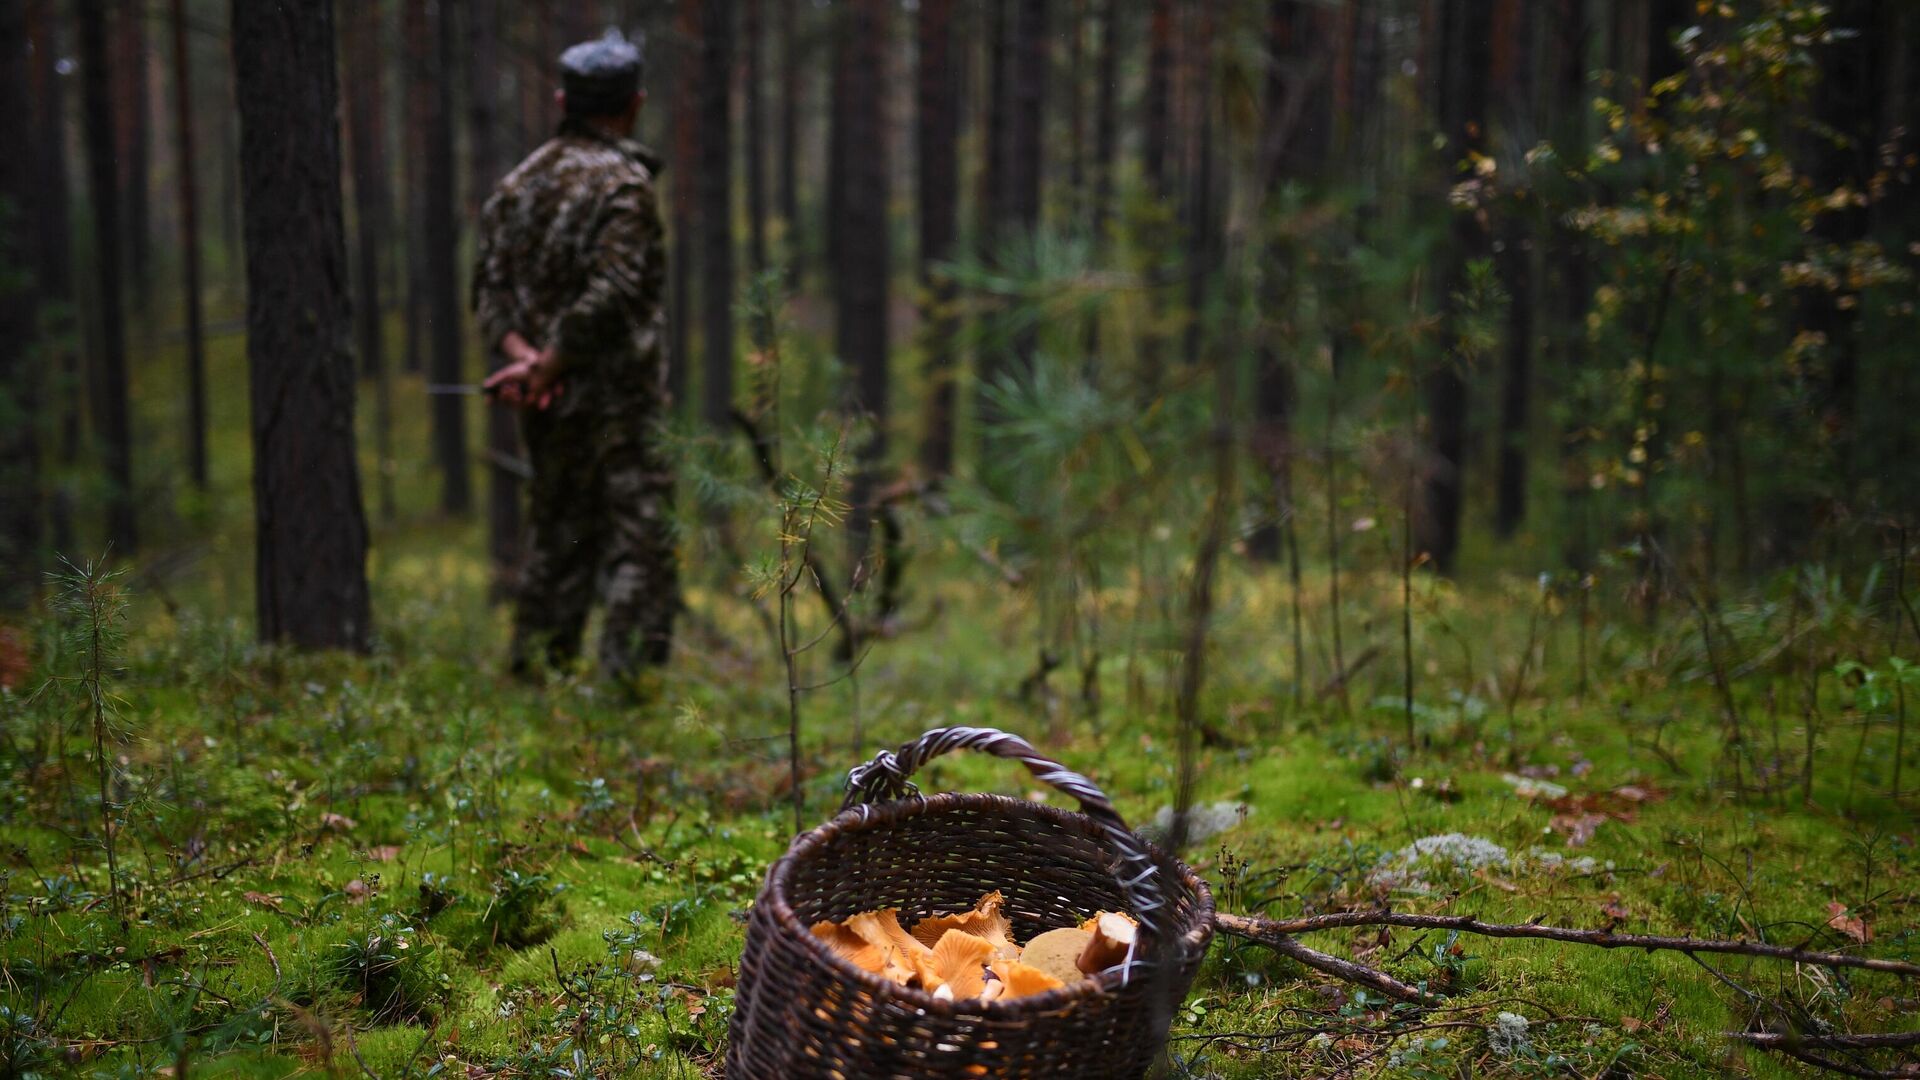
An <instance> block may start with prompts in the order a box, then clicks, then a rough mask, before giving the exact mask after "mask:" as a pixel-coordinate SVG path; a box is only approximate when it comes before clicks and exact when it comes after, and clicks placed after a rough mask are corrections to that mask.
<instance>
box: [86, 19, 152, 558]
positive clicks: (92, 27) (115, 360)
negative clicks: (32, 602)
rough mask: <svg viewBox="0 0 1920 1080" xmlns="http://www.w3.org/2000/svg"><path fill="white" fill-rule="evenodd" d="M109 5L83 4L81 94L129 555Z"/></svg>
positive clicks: (120, 525) (110, 451)
mask: <svg viewBox="0 0 1920 1080" xmlns="http://www.w3.org/2000/svg"><path fill="white" fill-rule="evenodd" d="M106 4H107V0H80V4H79V15H80V27H79V28H80V69H81V70H80V84H81V85H80V92H81V96H82V98H83V99H84V103H83V104H84V112H85V127H86V143H87V190H88V192H89V194H90V195H91V196H92V200H93V243H94V267H93V277H94V282H95V285H94V288H95V290H96V293H97V295H98V297H99V299H98V301H97V303H98V305H99V310H98V311H97V312H95V321H96V324H97V326H98V341H99V346H98V348H99V350H100V355H99V358H98V361H97V362H96V363H94V364H93V365H91V367H92V369H93V377H94V380H95V387H94V395H93V397H94V408H95V410H96V414H97V415H96V416H95V420H94V423H95V425H96V427H97V428H98V430H99V434H100V441H101V444H102V449H103V450H104V451H105V454H106V464H107V482H108V483H109V484H110V485H111V490H110V491H109V492H108V494H107V539H108V541H110V542H111V543H112V544H113V546H114V549H115V551H116V552H117V553H118V554H119V555H121V556H122V557H125V556H131V555H132V554H133V553H134V552H135V551H136V550H138V548H139V533H138V530H137V529H136V527H135V524H134V511H133V507H134V502H133V419H132V414H131V410H130V409H129V407H128V402H127V327H126V313H125V311H124V309H123V308H122V306H121V296H120V271H121V267H120V240H121V236H122V233H121V230H120V197H121V191H120V184H119V174H118V172H117V171H116V169H115V167H114V160H115V159H114V125H113V100H112V76H111V72H109V71H108V69H107V12H106Z"/></svg>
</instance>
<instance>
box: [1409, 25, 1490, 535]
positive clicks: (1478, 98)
mask: <svg viewBox="0 0 1920 1080" xmlns="http://www.w3.org/2000/svg"><path fill="white" fill-rule="evenodd" d="M1490 27H1491V10H1490V9H1489V7H1488V6H1487V5H1486V4H1485V3H1484V2H1483V0H1443V2H1442V12H1441V22H1440V30H1441V39H1440V43H1439V45H1440V48H1439V63H1440V77H1439V84H1438V93H1439V95H1440V100H1439V102H1438V108H1437V109H1436V110H1435V111H1436V114H1437V115H1438V116H1439V118H1440V124H1441V131H1442V132H1443V134H1444V135H1445V136H1446V147H1445V149H1444V151H1443V152H1442V154H1443V164H1444V169H1445V171H1444V172H1443V173H1442V178H1443V181H1442V183H1441V184H1440V189H1441V190H1440V198H1441V200H1443V202H1442V205H1445V203H1444V200H1445V198H1446V196H1447V189H1448V188H1449V187H1450V186H1451V183H1452V180H1453V178H1454V176H1455V169H1454V166H1455V164H1456V163H1457V162H1459V161H1461V160H1463V159H1465V158H1466V157H1467V156H1468V155H1469V154H1472V153H1484V152H1485V150H1486V115H1487V80H1486V77H1485V72H1486V70H1487V66H1488V55H1487V53H1488V38H1489V33H1490ZM1488 246H1489V239H1488V236H1487V231H1486V228H1485V225H1484V223H1483V221H1482V219H1481V217H1480V215H1478V214H1475V213H1466V212H1456V213H1454V215H1453V224H1452V226H1451V228H1450V230H1449V236H1448V243H1447V251H1446V255H1445V259H1446V265H1445V267H1444V268H1443V271H1442V279H1441V282H1440V295H1441V296H1442V297H1443V298H1444V299H1443V300H1442V304H1443V305H1444V308H1443V310H1444V315H1445V317H1444V320H1443V326H1444V327H1445V328H1446V329H1445V333H1446V342H1447V346H1448V347H1447V355H1445V356H1443V357H1442V358H1441V360H1440V361H1439V362H1438V363H1436V364H1435V365H1434V366H1433V367H1432V368H1431V369H1430V370H1428V371H1427V372H1426V374H1425V375H1424V376H1423V377H1422V378H1421V388H1422V396H1423V397H1424V399H1425V401H1426V407H1427V439H1428V446H1427V462H1426V464H1425V467H1424V468H1423V469H1422V475H1421V483H1420V488H1421V501H1420V508H1421V513H1420V514H1419V515H1418V516H1417V517H1416V519H1415V525H1416V529H1415V543H1416V544H1417V545H1418V547H1419V549H1420V550H1421V551H1423V552H1425V553H1427V554H1428V555H1430V556H1431V557H1432V558H1433V563H1434V567H1435V569H1437V570H1439V571H1440V572H1441V573H1451V572H1452V570H1453V565H1454V556H1455V555H1456V553H1457V552H1458V551H1459V547H1460V509H1461V493H1462V490H1463V487H1462V476H1463V470H1464V467H1465V464H1466V461H1465V448H1466V434H1467V383H1466V378H1465V375H1464V373H1463V371H1462V367H1461V366H1462V365H1463V364H1464V363H1466V362H1467V361H1468V359H1469V358H1468V357H1466V356H1463V355H1460V353H1459V351H1458V349H1457V348H1456V347H1455V343H1457V342H1458V341H1459V340H1460V339H1461V337H1462V334H1463V332H1464V331H1465V330H1466V329H1467V327H1466V322H1465V320H1466V319H1468V318H1470V317H1471V314H1470V313H1469V312H1468V311H1467V310H1465V308H1464V306H1463V305H1462V304H1461V302H1460V294H1461V292H1462V291H1463V290H1464V289H1465V288H1466V287H1467V283H1468V268H1469V266H1470V265H1471V264H1472V263H1473V262H1474V261H1475V260H1477V259H1481V258H1484V257H1485V256H1486V254H1487V250H1488Z"/></svg>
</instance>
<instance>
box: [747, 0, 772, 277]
mask: <svg viewBox="0 0 1920 1080" xmlns="http://www.w3.org/2000/svg"><path fill="white" fill-rule="evenodd" d="M764 4H765V0H746V12H745V23H746V24H745V26H744V27H743V28H742V29H743V33H744V34H745V36H746V62H745V66H744V70H743V71H742V72H741V81H742V82H743V83H744V84H745V86H744V88H743V90H744V92H743V94H742V101H741V107H742V108H743V109H745V110H746V127H747V145H746V148H745V156H746V167H747V267H748V269H749V271H751V272H752V273H753V274H754V275H755V276H758V275H759V274H760V273H761V272H762V271H764V270H766V268H767V169H766V163H767V154H766V145H767V141H766V140H767V125H766V117H765V116H764V115H763V114H762V110H761V106H760V83H761V80H762V79H764V78H765V77H766V72H765V70H764V61H763V59H762V58H763V57H764V56H765V49H764V48H763V47H762V46H763V42H762V40H761V39H762V37H763V36H764V34H765V28H764V26H763V23H764V19H763V18H762V14H763V8H764Z"/></svg>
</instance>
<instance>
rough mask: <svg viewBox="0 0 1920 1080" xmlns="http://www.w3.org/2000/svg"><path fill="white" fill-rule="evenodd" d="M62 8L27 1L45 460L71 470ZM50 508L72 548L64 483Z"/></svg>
mask: <svg viewBox="0 0 1920 1080" xmlns="http://www.w3.org/2000/svg"><path fill="white" fill-rule="evenodd" d="M59 6H60V5H58V4H57V3H56V2H55V0H28V3H27V9H26V10H27V36H28V38H29V39H30V40H31V42H32V48H33V104H34V113H33V117H34V123H33V128H34V152H33V153H32V154H30V155H27V157H28V160H30V161H32V162H33V163H34V166H35V171H34V180H33V186H34V196H35V197H34V203H33V207H32V216H31V220H32V221H33V223H34V228H35V243H34V263H33V265H34V284H35V287H36V289H37V290H38V293H39V299H40V312H39V317H40V323H41V327H42V328H43V330H44V335H43V340H44V345H43V351H42V352H41V354H40V355H39V357H38V361H39V362H38V365H37V366H38V369H39V370H40V371H42V372H50V373H51V374H52V378H51V379H50V380H49V379H43V380H42V381H41V382H40V384H39V386H40V388H41V391H42V394H43V396H42V399H41V400H42V401H44V402H46V404H47V405H48V406H49V407H50V408H51V410H52V411H53V413H54V419H55V425H54V427H53V429H52V430H53V432H54V437H53V446H52V447H51V448H49V449H48V450H47V451H46V455H45V456H46V457H48V458H50V459H52V460H55V461H57V462H59V463H60V464H61V465H62V466H65V467H67V468H68V469H71V468H72V466H73V465H74V464H75V463H76V462H77V461H78V460H79V456H80V426H81V412H82V410H83V403H82V400H81V390H82V387H83V386H84V385H85V380H84V379H82V378H81V375H80V353H79V350H78V349H76V348H75V347H74V342H73V340H72V339H73V329H74V322H75V320H74V310H73V307H74V304H73V231H72V214H71V210H70V207H69V201H68V181H67V175H68V173H67V110H66V89H65V86H64V83H65V77H64V76H62V75H61V74H60V71H59V64H60V57H61V56H63V55H65V54H64V53H63V52H62V51H61V48H60V33H59V25H58V24H59V16H58V10H59ZM51 496H52V498H51V500H50V502H49V503H48V518H49V521H48V522H47V524H48V527H49V533H50V535H49V537H48V539H49V540H50V541H51V542H52V545H53V547H54V549H55V550H72V547H73V543H74V539H73V513H72V505H73V498H72V493H71V492H70V491H69V490H68V486H67V485H65V484H62V485H60V486H58V487H56V488H55V489H54V490H53V491H52V492H51Z"/></svg>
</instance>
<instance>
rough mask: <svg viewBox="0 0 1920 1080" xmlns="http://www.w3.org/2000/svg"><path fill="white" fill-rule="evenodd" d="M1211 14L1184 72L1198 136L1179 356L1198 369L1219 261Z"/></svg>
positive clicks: (1206, 12) (1203, 14) (1202, 18)
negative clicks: (1183, 338) (1209, 294)
mask: <svg viewBox="0 0 1920 1080" xmlns="http://www.w3.org/2000/svg"><path fill="white" fill-rule="evenodd" d="M1213 18H1214V16H1213V9H1212V8H1207V7H1203V8H1202V9H1201V10H1200V12H1199V14H1198V17H1197V20H1196V21H1197V26H1196V27H1195V34H1194V40H1193V42H1192V53H1193V55H1192V57H1191V64H1192V70H1191V71H1190V72H1189V87H1188V89H1189V94H1188V103H1187V104H1188V118H1187V119H1188V122H1189V124H1190V125H1191V128H1192V129H1194V130H1197V131H1198V132H1199V135H1198V137H1197V138H1196V140H1195V149H1194V168H1193V174H1192V177H1191V180H1190V184H1189V190H1188V196H1187V272H1186V278H1187V326H1186V342H1185V346H1186V347H1185V354H1186V362H1187V364H1188V365H1189V366H1191V367H1194V368H1196V369H1197V368H1198V367H1199V365H1200V362H1201V359H1202V358H1201V355H1200V352H1201V349H1202V348H1203V347H1204V336H1205V334H1204V331H1205V317H1206V303H1207V291H1208V287H1209V285H1210V284H1211V283H1212V281H1213V267H1214V264H1215V262H1216V261H1217V259H1218V256H1219V237H1218V234H1217V231H1216V222H1215V221H1214V214H1215V211H1214V207H1215V200H1216V197H1217V193H1216V192H1215V191H1214V186H1215V179H1214V167H1215V151H1216V147H1215V142H1216V138H1217V137H1216V134H1215V127H1214V109H1213V49H1214V44H1213V37H1214V25H1213Z"/></svg>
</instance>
